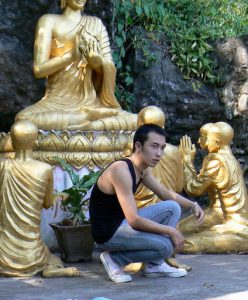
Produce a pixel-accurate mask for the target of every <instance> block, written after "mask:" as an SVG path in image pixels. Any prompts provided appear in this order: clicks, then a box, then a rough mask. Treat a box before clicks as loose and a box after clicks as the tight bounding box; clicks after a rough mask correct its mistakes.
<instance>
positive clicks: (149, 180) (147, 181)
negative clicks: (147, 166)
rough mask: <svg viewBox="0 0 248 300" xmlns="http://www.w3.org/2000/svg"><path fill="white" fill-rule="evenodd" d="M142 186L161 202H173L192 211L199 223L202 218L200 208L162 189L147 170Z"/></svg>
mask: <svg viewBox="0 0 248 300" xmlns="http://www.w3.org/2000/svg"><path fill="white" fill-rule="evenodd" d="M143 184H144V185H145V186H146V187H148V188H149V189H150V190H151V191H153V192H154V193H155V194H156V195H157V196H158V197H159V198H160V199H162V200H174V201H176V202H177V203H178V204H180V205H181V206H182V207H184V208H186V209H192V211H193V213H194V215H195V216H196V218H197V219H198V222H199V223H201V222H202V220H203V218H204V212H203V210H202V209H201V207H200V206H199V205H198V204H196V202H193V201H191V200H189V199H187V198H185V197H183V196H181V195H179V194H177V193H175V192H174V191H172V190H169V189H167V188H166V187H164V186H163V185H162V184H161V183H160V182H159V181H158V180H157V179H156V178H155V177H154V176H153V175H152V173H151V171H150V170H149V171H148V172H146V174H145V176H144V178H143Z"/></svg>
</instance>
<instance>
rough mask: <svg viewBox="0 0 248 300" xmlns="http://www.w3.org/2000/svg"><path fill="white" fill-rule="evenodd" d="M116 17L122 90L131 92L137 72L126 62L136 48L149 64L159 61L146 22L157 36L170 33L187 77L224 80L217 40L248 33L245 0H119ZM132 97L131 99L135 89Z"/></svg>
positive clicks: (175, 54) (172, 48) (176, 59)
mask: <svg viewBox="0 0 248 300" xmlns="http://www.w3.org/2000/svg"><path fill="white" fill-rule="evenodd" d="M114 17H115V20H116V24H117V26H116V27H117V29H116V34H115V49H114V59H115V62H116V66H117V70H118V74H119V75H118V89H119V90H126V89H128V90H129V92H130V86H132V83H131V80H130V78H131V77H132V76H131V72H130V71H128V70H126V69H125V65H126V59H127V54H128V53H129V51H130V49H131V48H140V49H142V50H143V53H144V56H145V57H146V58H147V61H148V62H149V63H152V62H153V61H154V60H156V58H155V57H153V54H152V53H150V52H149V50H148V47H146V44H145V40H144V39H142V35H141V34H140V30H139V28H140V27H143V28H145V29H146V31H147V32H150V33H151V32H152V33H153V35H154V37H155V39H156V34H157V33H160V32H163V33H165V34H166V36H167V37H168V39H169V41H170V49H169V51H170V53H171V56H172V59H173V61H174V62H175V63H176V64H177V66H178V67H179V68H180V69H181V71H182V72H183V74H184V77H185V79H191V78H195V79H197V80H201V81H203V82H207V83H218V81H219V76H218V70H217V69H216V62H215V60H214V56H213V55H212V51H213V48H212V46H211V44H212V42H214V41H215V40H216V39H220V38H226V37H232V36H240V35H243V34H247V33H248V1H244V0H236V1H230V0H195V1H192V0H167V1H164V0H116V1H115V16H114ZM127 78H128V79H127ZM126 79H127V81H128V84H127V83H126ZM125 97H126V95H124V96H123V98H124V99H125ZM127 98H128V99H129V100H128V101H130V95H129V94H128V96H127Z"/></svg>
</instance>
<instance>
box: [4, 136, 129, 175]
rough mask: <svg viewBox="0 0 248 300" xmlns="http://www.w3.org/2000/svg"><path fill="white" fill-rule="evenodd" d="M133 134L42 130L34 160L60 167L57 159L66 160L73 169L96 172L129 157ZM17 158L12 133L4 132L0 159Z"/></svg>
mask: <svg viewBox="0 0 248 300" xmlns="http://www.w3.org/2000/svg"><path fill="white" fill-rule="evenodd" d="M132 139H133V131H98V132H96V131H54V130H51V131H42V130H39V136H38V139H37V142H36V147H35V149H34V152H33V157H34V158H35V159H37V160H40V161H43V162H46V163H49V164H51V165H55V164H56V157H60V158H63V159H64V160H66V161H67V162H68V163H70V164H71V165H72V166H73V167H75V168H77V169H81V168H83V167H87V168H88V169H89V170H93V169H94V168H95V167H99V168H100V169H102V168H104V167H106V166H107V165H108V164H110V163H111V162H113V161H115V160H117V159H119V158H121V157H122V156H124V155H129V154H130V151H128V150H127V149H130V148H131V147H130V145H131V144H132ZM3 157H10V158H11V157H14V148H13V146H12V143H11V138H10V134H9V133H4V132H2V133H0V158H3Z"/></svg>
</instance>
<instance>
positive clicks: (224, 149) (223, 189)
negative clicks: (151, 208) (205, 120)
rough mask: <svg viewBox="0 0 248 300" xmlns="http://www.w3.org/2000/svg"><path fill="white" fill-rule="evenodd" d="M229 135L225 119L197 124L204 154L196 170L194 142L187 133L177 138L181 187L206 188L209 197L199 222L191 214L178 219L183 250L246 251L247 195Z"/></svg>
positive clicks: (199, 190) (199, 191) (195, 190)
mask: <svg viewBox="0 0 248 300" xmlns="http://www.w3.org/2000/svg"><path fill="white" fill-rule="evenodd" d="M203 135H205V137H204V138H203ZM233 136H234V131H233V129H232V127H231V126H230V125H229V124H227V123H225V122H218V123H214V124H211V123H210V124H207V125H205V126H204V127H203V128H201V137H200V144H201V146H202V148H206V149H207V150H208V155H207V156H206V157H205V158H204V161H203V165H202V168H201V170H200V173H199V174H197V172H196V171H195V169H194V165H193V160H194V156H195V147H194V145H192V143H191V140H190V138H189V137H187V136H185V137H183V138H182V140H181V143H180V149H181V152H182V155H183V161H184V189H185V191H186V192H187V193H188V194H189V195H191V196H199V195H202V194H203V193H205V192H207V193H208V197H209V200H210V205H209V207H208V208H207V209H206V210H205V218H204V221H203V222H202V224H200V225H197V224H196V222H195V221H194V220H193V218H191V216H190V217H187V218H185V219H183V220H182V221H181V222H180V223H179V226H178V227H179V230H180V231H181V232H182V233H183V234H184V237H185V240H186V242H185V244H184V250H183V252H185V253H196V252H205V253H225V252H244V251H245V252H247V251H248V195H247V189H246V186H245V182H244V177H243V172H242V169H241V167H240V164H239V162H238V160H237V159H236V158H235V157H234V155H233V153H232V150H231V147H230V144H231V142H232V139H233Z"/></svg>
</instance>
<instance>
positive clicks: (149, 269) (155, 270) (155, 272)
mask: <svg viewBox="0 0 248 300" xmlns="http://www.w3.org/2000/svg"><path fill="white" fill-rule="evenodd" d="M186 274H187V271H186V270H185V269H178V268H174V267H171V266H169V265H168V264H167V263H165V262H163V263H162V264H161V265H151V264H147V265H146V267H145V269H144V270H143V275H144V276H146V277H173V278H177V277H183V276H185V275H186Z"/></svg>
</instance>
